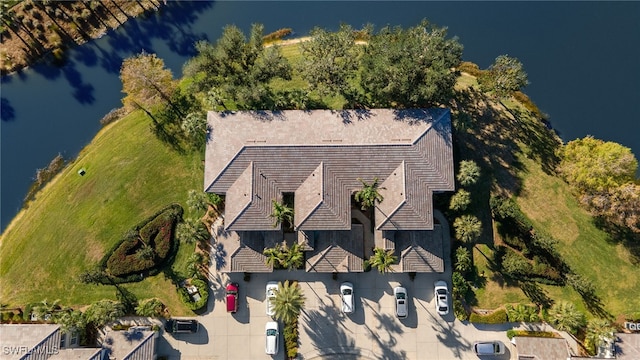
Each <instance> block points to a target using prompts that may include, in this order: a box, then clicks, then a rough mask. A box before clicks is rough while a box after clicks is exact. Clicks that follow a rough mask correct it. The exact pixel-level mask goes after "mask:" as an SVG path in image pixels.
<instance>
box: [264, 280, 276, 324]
mask: <svg viewBox="0 0 640 360" xmlns="http://www.w3.org/2000/svg"><path fill="white" fill-rule="evenodd" d="M276 291H278V282H277V281H269V282H268V283H267V288H266V290H265V295H266V296H265V300H266V302H267V315H269V316H273V315H275V314H276V311H275V310H276V309H275V299H276Z"/></svg>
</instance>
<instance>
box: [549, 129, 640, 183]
mask: <svg viewBox="0 0 640 360" xmlns="http://www.w3.org/2000/svg"><path fill="white" fill-rule="evenodd" d="M558 170H559V171H560V173H561V174H562V175H563V176H564V178H565V180H566V181H567V182H568V183H569V185H571V186H572V187H574V188H575V189H577V190H578V191H579V192H580V193H586V194H595V193H606V192H607V191H609V190H611V189H613V188H616V187H619V186H621V185H624V184H626V183H630V182H634V180H635V174H636V171H637V170H638V160H636V158H635V156H634V155H633V153H632V152H631V149H629V148H628V147H625V146H622V145H620V144H617V143H614V142H610V141H608V142H604V141H602V140H599V139H594V138H593V137H592V136H587V137H585V138H582V139H577V140H573V141H570V142H569V143H567V145H565V146H564V148H563V149H562V152H561V161H560V165H559V168H558Z"/></svg>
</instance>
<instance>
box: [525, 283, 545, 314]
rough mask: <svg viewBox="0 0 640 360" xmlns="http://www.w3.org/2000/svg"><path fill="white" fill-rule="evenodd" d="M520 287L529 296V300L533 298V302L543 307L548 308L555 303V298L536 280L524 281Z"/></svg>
mask: <svg viewBox="0 0 640 360" xmlns="http://www.w3.org/2000/svg"><path fill="white" fill-rule="evenodd" d="M520 289H522V292H523V293H524V294H525V295H526V296H527V297H528V298H529V300H531V302H532V303H534V304H536V305H538V306H540V307H542V308H543V309H548V308H550V307H551V305H553V300H552V299H551V298H550V297H549V295H547V292H546V291H544V289H542V288H541V287H540V286H539V285H538V284H536V283H534V282H531V281H527V282H522V283H521V284H520Z"/></svg>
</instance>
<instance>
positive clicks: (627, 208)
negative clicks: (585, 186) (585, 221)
mask: <svg viewBox="0 0 640 360" xmlns="http://www.w3.org/2000/svg"><path fill="white" fill-rule="evenodd" d="M580 201H581V202H582V203H583V204H585V205H586V206H587V208H588V209H589V210H590V211H591V213H593V214H594V215H595V216H599V217H601V218H603V219H605V220H606V221H607V222H609V223H611V224H613V225H615V226H618V227H626V228H627V229H629V230H631V231H632V232H634V233H640V185H638V184H634V183H627V184H624V185H621V186H618V187H615V188H613V189H610V190H609V191H607V192H606V193H600V194H593V195H583V196H582V197H581V198H580Z"/></svg>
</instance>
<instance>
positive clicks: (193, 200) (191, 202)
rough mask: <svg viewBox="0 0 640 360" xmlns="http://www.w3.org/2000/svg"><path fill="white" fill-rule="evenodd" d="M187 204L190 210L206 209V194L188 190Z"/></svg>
mask: <svg viewBox="0 0 640 360" xmlns="http://www.w3.org/2000/svg"><path fill="white" fill-rule="evenodd" d="M187 206H188V207H189V209H190V210H191V211H192V212H197V211H206V210H207V208H208V207H209V204H208V202H207V194H206V193H204V192H203V191H198V190H193V189H192V190H189V195H188V197H187Z"/></svg>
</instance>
